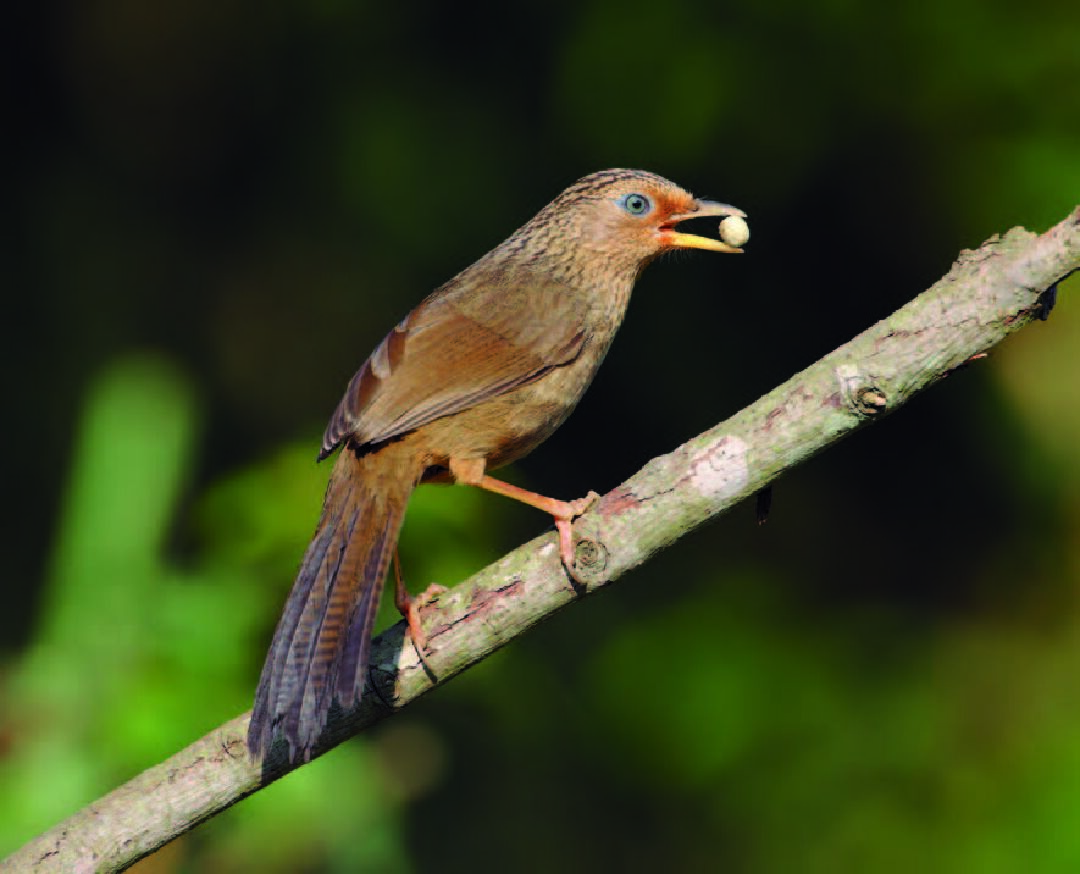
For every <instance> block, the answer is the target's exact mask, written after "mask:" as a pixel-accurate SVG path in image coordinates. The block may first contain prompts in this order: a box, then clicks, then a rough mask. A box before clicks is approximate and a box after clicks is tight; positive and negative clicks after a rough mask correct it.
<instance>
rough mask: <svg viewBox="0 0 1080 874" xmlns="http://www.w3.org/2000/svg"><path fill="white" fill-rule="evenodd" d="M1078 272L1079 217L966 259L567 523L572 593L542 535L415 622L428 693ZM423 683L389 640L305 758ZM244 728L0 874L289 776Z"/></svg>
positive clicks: (106, 863) (156, 771) (226, 729)
mask: <svg viewBox="0 0 1080 874" xmlns="http://www.w3.org/2000/svg"><path fill="white" fill-rule="evenodd" d="M1078 269H1080V207H1077V209H1075V210H1074V211H1073V212H1072V214H1071V215H1069V216H1068V217H1067V218H1066V219H1065V220H1063V221H1062V222H1060V223H1059V224H1058V225H1056V226H1055V227H1053V228H1051V229H1050V230H1049V231H1047V232H1046V233H1045V234H1042V235H1035V234H1033V233H1030V232H1028V231H1026V230H1024V229H1022V228H1014V229H1013V230H1011V231H1009V232H1008V233H1007V234H1005V235H1004V236H1003V237H994V238H992V239H990V240H989V241H987V242H986V243H984V244H983V245H982V246H981V247H980V248H979V249H977V250H974V251H964V252H962V253H961V255H960V257H959V259H958V260H957V262H956V263H955V264H954V265H953V267H952V269H951V270H950V271H949V273H948V274H947V275H946V276H945V277H943V278H942V279H941V280H939V281H938V282H937V283H935V284H934V286H933V287H932V288H930V289H929V290H928V291H926V292H925V293H923V294H922V295H920V296H919V297H917V298H916V299H915V300H913V301H912V302H911V303H909V304H908V305H906V306H905V307H903V308H901V309H900V310H898V311H897V312H895V313H894V314H893V315H891V316H890V317H889V318H887V319H885V320H883V321H881V322H879V323H878V324H876V325H874V326H873V327H871V328H869V329H868V330H866V331H864V332H863V333H862V334H860V335H859V336H858V337H856V338H855V339H853V340H852V341H851V342H849V343H847V344H845V345H844V346H842V347H840V348H839V349H837V350H836V351H835V352H833V353H831V354H830V355H827V356H825V357H824V358H823V359H821V360H820V361H818V362H817V363H816V364H814V365H812V366H811V367H809V368H807V369H806V370H804V371H803V372H802V373H800V374H798V375H796V376H795V377H793V378H792V379H790V380H788V381H787V382H786V383H784V384H783V385H781V386H779V387H778V388H776V389H775V390H773V391H772V392H770V393H769V394H768V395H766V396H765V397H763V398H761V399H760V400H758V401H757V402H756V403H754V404H752V405H751V406H749V407H747V408H746V409H744V410H742V411H741V412H740V413H738V414H736V415H735V416H733V417H731V418H730V419H728V420H727V421H726V422H723V423H721V424H719V425H717V426H716V427H715V428H712V429H710V430H709V431H707V432H705V433H704V434H701V435H699V436H698V437H695V438H694V439H692V440H690V441H688V442H687V443H685V444H683V445H682V446H680V447H679V448H678V449H676V450H675V451H673V452H671V453H670V454H668V455H665V456H662V457H659V458H656V459H653V460H652V461H651V462H649V463H648V464H647V465H646V466H645V467H644V468H642V470H640V471H639V472H638V473H637V474H635V475H634V476H632V477H631V478H630V479H628V480H627V481H626V482H625V483H623V484H622V485H621V486H619V487H617V488H615V489H614V490H612V491H611V492H609V493H608V494H607V495H604V497H603V498H602V499H601V500H600V502H599V504H598V505H597V506H596V507H594V508H593V510H592V511H591V512H589V513H588V514H586V515H585V516H583V517H582V518H581V519H580V520H578V521H577V522H576V523H575V526H574V530H575V533H576V536H577V561H578V567H579V568H580V571H579V575H580V581H579V582H577V583H575V584H573V585H571V584H570V583H569V582H568V580H567V577H566V574H565V572H564V571H563V569H562V564H561V562H560V560H559V553H558V549H557V545H556V542H555V538H554V537H553V536H552V535H551V534H550V533H549V534H546V535H543V536H541V537H538V538H536V539H535V540H533V541H531V542H530V543H527V544H525V545H524V546H521V547H519V548H518V549H516V550H514V551H513V552H511V553H510V554H509V555H507V556H505V557H504V558H503V559H501V560H500V561H498V562H495V563H494V564H492V565H491V566H489V567H488V568H486V569H484V570H483V571H481V572H479V573H478V574H476V575H475V576H473V577H472V578H471V579H469V580H468V581H466V582H464V583H462V584H461V585H459V586H457V587H456V588H455V589H454V590H452V591H450V592H448V593H446V594H444V595H442V596H440V597H439V598H438V600H437V601H435V602H433V603H432V604H430V605H429V606H427V607H425V608H424V610H423V620H424V626H425V629H426V631H427V634H428V642H429V654H428V657H427V660H428V663H429V665H430V667H431V669H432V670H433V671H434V673H435V676H436V677H438V682H445V681H446V680H448V679H449V678H450V677H452V676H454V675H455V674H457V673H459V672H460V671H463V670H465V668H467V667H469V666H470V665H472V664H475V663H476V662H478V661H480V660H481V659H483V658H484V657H485V656H487V655H488V654H489V653H491V652H493V651H494V650H496V649H498V648H499V647H501V646H503V645H504V644H506V643H508V642H509V641H511V640H513V639H514V638H515V637H517V636H518V635H519V634H521V633H522V632H524V631H525V630H526V629H527V628H529V627H530V626H532V625H534V624H535V623H537V622H539V621H540V620H541V619H544V618H546V617H547V616H549V615H551V614H552V613H554V612H555V611H556V610H558V609H560V608H561V607H564V606H566V605H567V604H570V603H572V602H574V601H577V600H579V599H580V598H582V597H583V596H585V595H587V594H589V593H591V592H593V591H596V590H597V589H599V588H601V587H603V586H605V585H607V584H608V583H611V582H613V581H615V580H616V579H618V578H619V577H620V576H622V575H623V574H624V573H625V572H626V571H628V570H630V569H631V568H633V567H635V566H637V565H639V564H641V563H642V562H644V561H646V560H647V559H648V558H649V557H650V556H651V555H652V554H653V553H655V552H657V551H658V550H660V549H662V548H663V547H665V546H667V545H668V544H669V543H671V542H673V541H674V540H677V539H678V538H679V537H681V536H682V535H683V534H685V533H687V532H689V531H690V530H692V529H693V528H695V527H697V526H698V525H700V524H701V523H702V522H704V521H706V520H707V519H709V518H711V517H713V516H715V515H717V514H719V513H721V512H723V511H724V510H726V509H727V508H729V507H731V506H732V505H733V504H735V503H737V502H738V501H740V500H742V499H743V498H745V497H747V496H748V495H751V494H753V493H754V492H756V491H758V490H759V489H761V488H762V487H764V486H766V485H768V484H769V482H771V481H772V480H773V479H775V478H776V477H777V476H779V475H780V474H781V473H783V472H784V471H785V470H788V469H789V468H791V467H793V466H795V465H797V464H799V463H800V462H802V461H803V460H805V459H807V458H809V457H810V456H812V455H814V454H815V453H817V452H819V451H821V450H822V449H824V448H825V447H827V446H829V445H830V444H832V443H834V442H836V441H837V440H839V439H840V438H841V437H843V436H844V435H846V434H848V433H850V432H851V431H854V430H855V429H856V428H859V427H862V426H864V425H866V424H867V423H869V422H872V421H874V420H876V419H879V418H881V417H882V416H883V415H884V414H885V413H887V412H892V411H894V410H896V409H898V408H899V407H900V406H902V405H903V404H904V403H906V402H907V401H908V400H909V399H910V398H911V397H912V396H913V395H915V394H916V393H917V392H919V391H921V390H922V389H924V388H926V387H928V386H929V385H932V384H933V383H935V382H937V381H938V380H940V379H942V378H943V377H945V376H947V375H949V374H950V373H951V372H952V371H953V370H955V369H956V368H958V367H960V366H961V365H963V364H964V363H966V362H968V361H971V360H972V359H974V358H976V357H977V356H979V355H981V354H982V353H984V352H985V351H986V350H988V349H990V348H991V347H992V346H994V345H996V344H997V343H999V342H1001V341H1002V340H1003V339H1005V337H1006V336H1008V335H1009V334H1010V333H1012V332H1013V331H1017V330H1019V329H1020V328H1022V327H1023V326H1024V325H1026V324H1028V323H1029V322H1030V321H1032V320H1033V319H1036V318H1040V317H1042V318H1045V316H1046V314H1047V313H1048V311H1049V307H1050V306H1052V304H1053V297H1054V295H1055V294H1056V288H1057V283H1059V282H1060V281H1061V280H1062V279H1064V278H1066V277H1067V276H1068V275H1069V274H1070V273H1072V272H1074V271H1076V270H1078ZM434 684H435V679H434V677H432V676H431V675H429V674H428V673H427V672H426V670H425V669H424V666H423V665H421V664H420V662H419V659H418V658H417V656H416V653H415V651H414V650H413V648H412V647H411V645H408V644H406V642H405V638H404V630H403V624H402V623H399V624H398V625H396V626H394V627H393V628H390V629H388V630H387V631H386V632H384V633H383V634H382V635H380V636H379V637H378V638H377V639H376V640H375V642H374V646H373V648H372V670H371V687H373V688H374V692H375V693H374V694H371V693H370V691H369V694H367V695H365V696H364V699H363V701H362V703H361V704H360V706H359V707H358V708H357V709H356V711H355V712H351V713H341V712H338V713H335V714H333V715H332V718H331V721H330V724H329V726H328V728H327V732H326V735H325V736H324V738H323V740H322V742H321V743H320V745H319V747H318V748H317V750H316V751H315V753H314V755H321V754H322V753H324V752H326V751H327V750H329V749H331V748H332V747H334V746H336V745H337V744H338V743H340V742H341V741H343V740H345V739H346V738H348V737H351V736H352V735H354V734H356V733H358V732H360V731H362V730H363V729H365V728H366V727H368V726H369V725H371V724H373V723H375V722H377V721H379V720H381V719H383V718H385V717H387V716H390V715H391V714H393V713H394V712H396V711H398V710H400V709H402V708H403V707H405V706H407V705H408V704H409V703H410V702H411V701H413V700H414V699H416V698H418V697H420V696H421V695H423V694H424V693H425V692H427V691H428V690H429V689H431V688H432V687H433V685H434ZM247 721H248V714H243V715H242V716H239V717H237V718H235V719H233V720H231V721H230V722H227V723H225V724H224V725H222V726H220V727H219V728H217V729H216V730H214V731H212V732H211V733H210V734H208V735H206V736H205V737H204V738H202V739H201V740H198V741H196V742H195V743H193V744H192V745H191V746H189V747H187V748H186V749H184V750H181V751H180V752H178V753H177V754H176V755H174V756H172V758H170V759H168V760H167V761H165V762H162V763H161V764H159V765H157V766H155V767H153V768H150V769H149V770H147V771H145V772H144V773H142V774H140V775H139V776H137V777H135V778H134V779H133V780H131V781H129V782H128V783H126V784H125V785H123V786H121V787H120V788H118V789H116V790H114V791H113V792H111V793H110V794H108V795H106V796H105V797H104V798H101V799H100V800H98V801H95V802H94V803H92V804H90V805H89V806H87V807H86V808H84V809H83V810H81V811H80V812H78V813H76V814H75V815H74V816H72V817H70V818H69V819H67V820H65V821H64V822H62V823H60V824H59V825H57V826H56V827H54V828H53V829H51V830H50V831H48V832H46V833H45V834H42V835H40V836H39V837H37V838H36V839H34V840H33V841H31V842H30V843H29V844H27V845H26V846H24V847H23V848H21V849H20V850H18V851H16V852H15V853H14V854H13V855H11V856H10V857H9V858H8V859H7V860H5V861H4V862H3V863H2V864H0V867H2V868H3V870H5V871H12V872H30V871H34V872H44V871H49V872H52V871H64V872H68V871H80V872H81V871H120V870H123V869H124V868H126V867H128V866H129V865H131V864H133V863H134V862H136V861H137V860H139V859H140V858H142V857H143V856H145V855H147V854H149V853H151V852H152V851H154V850H155V849H157V848H158V847H160V846H162V845H163V844H165V843H166V842H168V841H170V840H172V839H173V838H175V837H177V836H178V835H181V834H183V833H184V832H186V831H188V830H189V829H191V828H193V827H194V826H196V825H198V824H199V823H200V822H202V821H203V820H206V819H209V818H210V817H212V816H214V815H215V814H217V813H219V812H220V811H222V810H224V809H225V808H227V807H229V806H230V805H232V804H235V803H236V802H237V801H239V800H240V799H242V798H245V797H247V796H248V795H250V794H252V793H253V792H257V791H258V790H259V789H261V788H262V787H263V786H266V785H267V784H269V783H271V782H273V781H274V780H276V779H277V778H278V777H281V776H283V775H284V774H286V773H287V772H288V771H290V770H292V766H290V765H289V764H288V763H287V761H286V759H285V755H284V749H283V747H282V746H281V745H280V744H279V745H278V746H276V747H275V748H274V750H273V751H272V753H271V755H270V756H269V757H268V758H267V760H266V761H265V762H263V763H262V765H261V766H260V765H256V764H254V763H252V762H251V761H250V759H249V758H248V755H247V750H246V748H245V745H244V738H245V736H246V733H247Z"/></svg>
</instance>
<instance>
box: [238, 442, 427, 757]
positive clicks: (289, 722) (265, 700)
mask: <svg viewBox="0 0 1080 874" xmlns="http://www.w3.org/2000/svg"><path fill="white" fill-rule="evenodd" d="M410 460H411V456H410V455H409V453H408V452H407V448H406V447H403V446H401V444H388V445H386V446H384V447H382V448H381V449H379V450H378V451H376V452H373V453H369V454H367V455H362V456H359V457H358V456H357V455H356V454H355V453H354V452H353V451H352V450H351V449H350V448H349V447H346V448H345V449H344V450H343V451H342V453H341V454H340V456H339V457H338V460H337V462H336V463H335V465H334V470H333V473H332V474H331V476H330V484H329V485H328V486H327V490H326V498H325V500H324V502H323V511H322V516H321V518H320V519H319V524H318V527H317V528H316V530H315V535H314V537H313V538H312V540H311V544H310V545H309V546H308V549H307V552H306V553H305V554H304V558H303V561H302V562H301V563H300V570H299V572H298V573H297V576H296V582H295V583H294V584H293V588H292V591H291V592H290V593H289V598H288V601H287V602H286V604H285V609H284V611H283V612H282V616H281V619H280V621H279V622H278V627H277V630H276V631H275V632H274V639H273V642H272V643H271V645H270V651H269V653H268V654H267V657H266V663H265V665H264V666H263V671H262V676H261V677H260V679H259V687H258V690H257V691H256V693H255V707H254V709H253V710H252V714H251V724H250V726H249V728H248V748H249V749H250V750H251V752H252V754H253V755H254V756H256V757H260V758H261V757H262V756H264V755H265V754H266V753H267V751H268V750H269V749H270V746H271V744H272V743H273V741H274V736H275V733H276V732H277V731H278V730H279V729H280V731H281V732H282V734H283V735H284V737H285V739H286V741H287V742H288V744H289V758H290V760H295V759H296V758H297V756H298V754H299V756H302V757H303V758H304V759H307V758H309V757H310V754H311V749H312V747H313V746H314V745H315V743H316V741H317V740H318V738H319V736H320V735H321V734H322V731H323V729H324V728H325V727H326V720H327V716H328V714H329V712H330V708H331V706H333V703H334V701H335V700H336V701H337V702H338V704H340V705H341V706H342V707H344V708H351V707H353V706H355V705H356V704H357V703H358V702H359V700H360V696H361V694H362V692H363V689H364V682H365V679H366V675H367V665H368V658H369V655H370V650H371V632H372V628H373V626H374V624H375V614H376V613H377V611H378V607H379V596H380V595H381V594H382V588H383V581H384V579H385V577H386V572H387V569H388V567H389V564H390V558H391V556H392V555H393V552H394V547H395V546H396V544H397V539H398V534H399V533H400V530H401V523H402V521H403V519H404V516H405V505H406V503H407V502H408V499H409V495H410V493H411V492H412V490H413V488H415V485H416V482H417V479H418V476H419V471H414V470H411V466H412V465H410V463H409V462H410Z"/></svg>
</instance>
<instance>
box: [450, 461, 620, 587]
mask: <svg viewBox="0 0 1080 874" xmlns="http://www.w3.org/2000/svg"><path fill="white" fill-rule="evenodd" d="M450 472H451V473H452V474H453V476H454V479H455V480H456V481H457V482H459V483H463V484H465V485H469V486H476V487H477V488H481V489H485V490H487V491H489V492H494V493H495V494H497V495H504V496H506V497H507V498H513V499H514V500H515V501H521V503H523V504H528V505H529V506H530V507H536V509H537V510H543V511H544V512H545V513H550V514H551V516H552V517H554V519H555V530H556V531H558V533H559V555H560V557H561V558H562V563H563V564H564V565H565V566H566V570H567V573H569V574H570V576H571V577H574V532H573V528H572V527H571V526H572V523H573V521H574V519H576V518H577V517H578V516H580V515H581V514H582V513H584V512H585V511H586V510H588V509H589V508H590V507H591V506H592V505H593V504H595V503H596V502H597V501H599V500H600V496H599V495H598V494H597V493H596V492H589V494H587V495H586V496H585V497H584V498H578V499H577V500H576V501H559V500H556V499H555V498H548V497H546V496H544V495H538V494H537V493H536V492H530V491H529V490H528V489H523V488H521V487H520V486H512V485H510V483H504V482H503V481H502V480H501V479H495V477H493V476H488V475H487V474H485V473H484V459H482V458H479V459H471V458H470V459H468V460H464V461H462V460H458V459H451V460H450ZM574 578H575V579H576V577H574Z"/></svg>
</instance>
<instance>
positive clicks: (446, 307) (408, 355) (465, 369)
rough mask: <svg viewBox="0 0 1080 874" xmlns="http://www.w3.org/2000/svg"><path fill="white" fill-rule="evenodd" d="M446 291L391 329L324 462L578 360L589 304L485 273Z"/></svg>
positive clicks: (333, 433) (574, 294)
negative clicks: (350, 445) (344, 449)
mask: <svg viewBox="0 0 1080 874" xmlns="http://www.w3.org/2000/svg"><path fill="white" fill-rule="evenodd" d="M474 271H476V268H473V270H472V271H469V273H470V274H473V275H470V276H469V277H468V278H467V279H465V278H463V279H461V280H456V281H453V282H451V283H449V284H448V285H446V286H443V287H442V288H440V289H439V290H437V291H436V292H434V293H433V294H432V295H430V296H429V297H428V298H427V299H426V300H424V301H423V302H422V303H421V304H420V305H419V306H417V307H416V309H414V310H413V311H412V312H411V313H409V315H408V316H406V317H405V319H403V320H402V322H401V323H400V324H399V325H398V326H397V327H395V328H394V329H393V330H392V331H391V332H390V333H389V334H387V335H386V337H385V338H384V339H383V341H382V342H381V343H380V344H379V346H378V348H377V349H376V350H375V351H374V352H373V353H372V354H371V356H370V357H369V358H368V359H367V361H365V362H364V364H363V366H362V367H361V368H360V370H359V371H358V372H357V373H356V375H355V376H354V377H353V378H352V381H351V382H350V383H349V387H348V389H347V390H346V392H345V396H344V397H343V398H342V399H341V402H340V403H339V404H338V407H337V410H335V411H334V415H333V417H332V418H331V419H330V423H329V425H327V428H326V433H325V435H324V436H323V445H322V453H321V454H320V458H324V457H326V456H327V455H329V454H330V453H331V452H333V451H334V449H335V448H336V447H337V446H338V445H339V444H340V443H341V442H342V441H343V440H344V439H346V438H347V437H353V438H354V439H355V440H356V442H357V443H359V444H361V445H363V444H368V443H379V442H381V441H383V440H388V439H390V438H392V437H395V436H397V435H399V434H403V433H405V432H406V431H411V430H413V429H414V428H418V427H420V426H421V425H423V424H425V423H427V422H430V421H432V420H433V419H437V418H440V417H442V416H448V415H451V414H452V413H457V412H460V411H461V410H464V409H467V408H469V407H471V406H474V405H475V404H478V403H481V402H483V401H485V400H487V399H489V398H492V397H496V396H498V395H501V394H504V393H505V392H508V391H510V390H511V389H514V388H516V387H518V386H520V385H524V384H525V383H528V382H531V381H533V380H535V379H537V378H538V377H539V376H541V375H542V374H543V373H545V372H546V371H548V370H549V369H551V368H552V367H558V366H560V365H563V364H567V363H569V362H570V361H573V360H574V359H575V358H576V357H577V355H578V354H579V352H580V351H581V347H582V344H583V343H584V341H585V332H584V328H583V326H584V325H585V324H586V322H587V321H588V308H589V297H588V295H586V294H584V293H582V292H581V291H580V290H576V289H574V288H573V287H571V286H569V285H566V284H562V283H558V282H553V281H538V280H537V278H536V277H535V276H534V275H532V274H524V275H523V273H522V272H517V273H515V272H511V271H507V270H499V271H493V270H488V271H486V272H485V273H483V274H481V275H480V276H476V275H475V273H474Z"/></svg>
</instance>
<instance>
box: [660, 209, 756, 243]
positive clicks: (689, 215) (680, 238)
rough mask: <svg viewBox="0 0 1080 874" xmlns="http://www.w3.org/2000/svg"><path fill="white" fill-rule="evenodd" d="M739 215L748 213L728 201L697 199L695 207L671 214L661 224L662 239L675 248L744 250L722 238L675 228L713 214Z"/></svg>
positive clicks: (744, 215) (744, 216)
mask: <svg viewBox="0 0 1080 874" xmlns="http://www.w3.org/2000/svg"><path fill="white" fill-rule="evenodd" d="M727 215H737V216H740V217H742V218H746V213H745V212H743V211H742V210H741V209H738V208H737V207H734V206H731V205H730V204H727V203H714V202H713V201H711V200H695V201H694V205H693V207H691V209H689V210H687V211H686V212H683V213H679V214H677V215H673V216H671V217H670V218H669V219H668V220H667V221H666V222H664V223H663V224H662V225H661V226H660V239H661V240H663V242H664V245H665V246H668V247H671V248H673V249H708V250H710V251H712V252H729V253H732V254H739V253H741V252H742V249H740V248H739V247H738V246H730V245H728V244H727V243H725V242H723V241H722V240H714V239H711V238H710V237H699V236H697V234H684V233H682V232H681V231H676V230H674V229H673V227H672V226H673V225H677V224H678V223H679V222H684V221H687V220H688V219H699V218H710V217H711V216H727Z"/></svg>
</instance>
